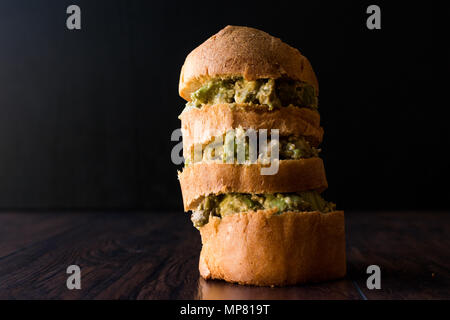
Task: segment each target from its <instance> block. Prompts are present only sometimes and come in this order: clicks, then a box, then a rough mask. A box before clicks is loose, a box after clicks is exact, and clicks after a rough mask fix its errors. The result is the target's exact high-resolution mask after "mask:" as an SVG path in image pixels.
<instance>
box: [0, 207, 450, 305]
mask: <svg viewBox="0 0 450 320" xmlns="http://www.w3.org/2000/svg"><path fill="white" fill-rule="evenodd" d="M346 228H347V230H346V231H347V261H348V274H347V276H346V278H344V279H341V280H337V281H332V282H326V283H321V284H311V285H304V286H296V287H286V288H264V287H261V288H258V287H246V286H239V285H233V284H227V283H224V282H221V281H204V280H203V279H200V278H199V273H198V270H197V263H198V256H199V252H200V248H201V242H200V235H199V233H198V231H197V230H196V229H195V228H193V227H192V225H191V222H190V220H189V218H188V215H187V214H183V213H181V212H179V213H136V212H101V213H98V212H97V213H86V212H78V213H76V212H73V213H72V212H71V213H69V212H51V213H38V212H29V213H24V212H22V213H20V212H17V213H16V212H15V213H9V212H4V213H0V298H1V299H449V298H450V235H449V234H450V214H449V213H429V212H421V213H419V212H386V213H358V212H348V213H346ZM72 264H76V265H79V266H80V268H81V286H82V288H81V290H68V289H67V287H66V280H67V277H68V276H69V275H67V274H66V268H67V267H68V266H69V265H72ZM372 264H376V265H378V266H380V268H381V289H380V290H368V289H367V287H366V279H367V277H368V275H367V274H366V268H367V266H369V265H372Z"/></svg>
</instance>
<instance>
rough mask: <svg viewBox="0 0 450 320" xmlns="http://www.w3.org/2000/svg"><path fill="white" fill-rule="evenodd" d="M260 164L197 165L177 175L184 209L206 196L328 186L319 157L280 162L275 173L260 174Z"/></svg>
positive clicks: (298, 190)
mask: <svg viewBox="0 0 450 320" xmlns="http://www.w3.org/2000/svg"><path fill="white" fill-rule="evenodd" d="M261 167H262V164H250V165H245V164H227V163H216V162H198V163H195V164H193V165H191V166H189V167H186V168H184V170H183V172H179V173H178V179H179V180H180V185H181V191H182V194H183V203H184V210H185V211H188V210H194V209H196V208H197V206H198V204H199V203H200V202H201V201H202V200H203V198H204V197H205V196H207V195H209V194H223V193H230V192H239V193H255V194H261V193H278V192H279V193H284V192H301V191H309V190H317V191H319V192H320V191H323V190H325V189H326V188H327V187H328V183H327V179H326V176H325V169H324V167H323V161H322V159H320V158H309V159H300V160H280V162H279V167H278V173H277V174H275V175H261Z"/></svg>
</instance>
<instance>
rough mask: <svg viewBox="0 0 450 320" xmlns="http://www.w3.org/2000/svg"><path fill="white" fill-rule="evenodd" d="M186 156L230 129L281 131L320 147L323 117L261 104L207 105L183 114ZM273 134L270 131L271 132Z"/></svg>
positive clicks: (283, 134) (182, 126)
mask: <svg viewBox="0 0 450 320" xmlns="http://www.w3.org/2000/svg"><path fill="white" fill-rule="evenodd" d="M180 119H181V130H182V132H183V152H184V153H185V155H186V154H187V153H188V152H189V150H191V148H192V147H193V145H194V144H205V143H208V142H209V141H211V139H212V138H213V137H215V136H220V135H222V134H225V133H226V132H227V131H228V130H230V129H236V128H239V127H242V128H243V129H250V128H251V129H254V130H259V129H267V130H270V129H278V130H279V134H280V136H288V135H296V136H303V137H305V139H306V140H307V141H309V142H310V143H311V145H312V146H314V147H317V146H318V145H319V144H320V143H321V142H322V139H323V128H322V127H320V115H319V113H318V112H316V111H313V110H311V109H308V108H298V107H294V106H289V107H284V108H280V109H275V110H270V111H269V110H268V109H267V108H266V107H264V106H258V105H245V104H240V105H230V104H226V103H225V104H215V105H206V106H203V107H202V108H200V109H197V108H193V109H191V110H189V111H186V112H183V113H182V114H181V115H180ZM269 133H270V131H269Z"/></svg>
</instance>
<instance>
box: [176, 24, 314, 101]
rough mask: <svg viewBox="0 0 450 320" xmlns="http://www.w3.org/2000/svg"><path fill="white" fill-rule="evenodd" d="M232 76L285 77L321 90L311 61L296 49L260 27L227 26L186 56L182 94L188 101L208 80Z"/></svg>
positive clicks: (180, 88)
mask: <svg viewBox="0 0 450 320" xmlns="http://www.w3.org/2000/svg"><path fill="white" fill-rule="evenodd" d="M230 76H242V77H244V79H246V80H256V79H262V78H272V79H278V78H282V77H286V78H290V79H292V80H297V81H304V82H308V83H309V84H311V85H312V86H313V87H314V88H315V89H316V92H317V93H318V92H319V85H318V82H317V78H316V75H315V74H314V71H313V69H312V67H311V64H310V63H309V61H308V59H306V58H305V57H304V56H303V55H302V54H301V53H300V52H299V51H298V50H297V49H295V48H293V47H291V46H289V45H287V44H285V43H284V42H282V41H281V40H280V39H278V38H275V37H272V36H271V35H270V34H268V33H266V32H263V31H260V30H257V29H253V28H249V27H238V26H227V27H225V28H224V29H222V30H220V31H219V33H217V34H215V35H213V36H212V37H210V38H209V39H208V40H206V41H205V42H204V43H202V44H201V45H200V46H199V47H197V48H196V49H194V50H193V51H192V52H191V53H190V54H189V55H188V56H187V58H186V61H185V62H184V65H183V67H182V69H181V75H180V83H179V93H180V96H181V97H183V98H184V99H186V100H188V101H189V100H190V95H191V93H192V92H194V91H196V90H197V89H198V88H200V87H201V86H202V84H203V83H204V82H206V81H207V80H209V79H211V78H215V77H230Z"/></svg>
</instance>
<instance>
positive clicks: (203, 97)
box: [187, 77, 318, 110]
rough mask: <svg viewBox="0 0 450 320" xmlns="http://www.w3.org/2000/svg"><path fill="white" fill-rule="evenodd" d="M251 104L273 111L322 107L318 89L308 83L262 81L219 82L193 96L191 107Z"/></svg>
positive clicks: (218, 79) (238, 80) (236, 78)
mask: <svg viewBox="0 0 450 320" xmlns="http://www.w3.org/2000/svg"><path fill="white" fill-rule="evenodd" d="M218 103H248V104H255V105H266V106H268V108H269V110H272V109H275V108H280V107H287V106H289V105H293V106H296V107H306V108H311V109H314V110H316V109H317V104H318V98H317V93H316V90H315V89H314V87H313V86H312V85H310V84H308V83H306V82H300V81H294V80H289V79H259V80H255V81H248V80H245V79H243V78H241V77H234V78H225V79H221V78H215V79H211V80H209V81H208V82H206V83H205V84H204V85H203V86H202V87H201V88H199V89H198V90H197V91H195V92H193V93H192V94H191V101H190V102H188V103H187V106H188V107H197V108H200V107H202V106H203V105H205V104H218Z"/></svg>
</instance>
